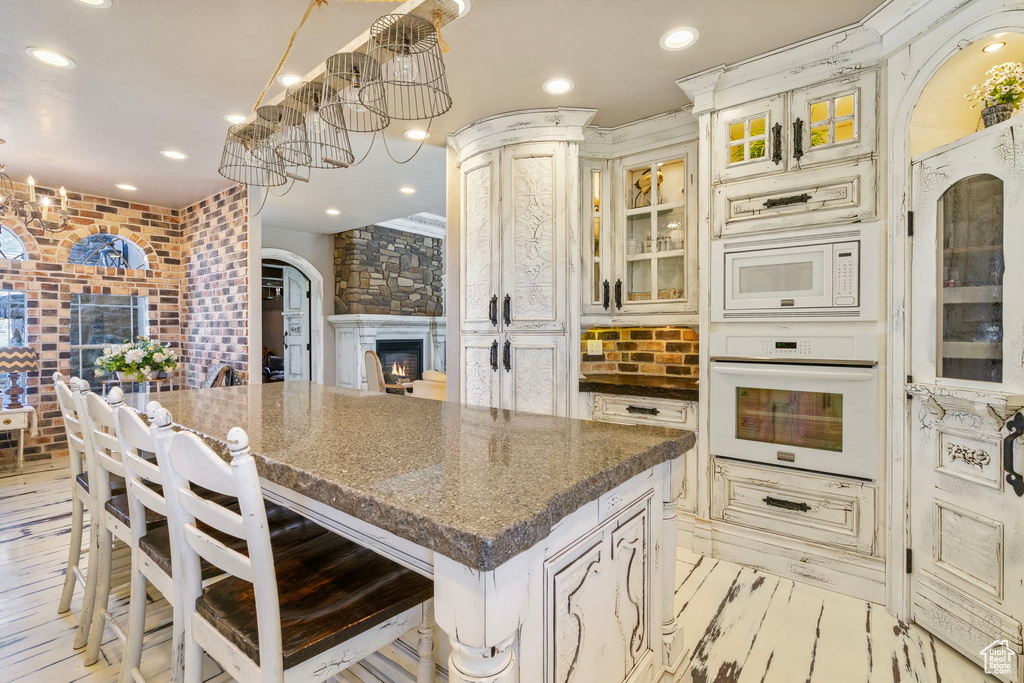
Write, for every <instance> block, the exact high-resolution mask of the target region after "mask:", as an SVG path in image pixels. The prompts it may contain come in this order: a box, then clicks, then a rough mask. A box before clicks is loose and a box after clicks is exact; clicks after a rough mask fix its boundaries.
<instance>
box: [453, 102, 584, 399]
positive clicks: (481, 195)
mask: <svg viewBox="0 0 1024 683" xmlns="http://www.w3.org/2000/svg"><path fill="white" fill-rule="evenodd" d="M593 115H594V111H593V110H589V109H555V110H533V111H524V112H512V113H509V114H502V115H499V116H494V117H490V118H488V119H484V120H482V121H477V122H476V123H473V124H470V125H468V126H466V127H464V128H463V129H461V130H460V131H458V132H457V133H455V134H453V135H452V136H451V137H450V139H449V140H450V144H451V146H452V148H453V149H454V150H455V151H456V154H457V157H458V161H457V164H458V167H459V169H458V172H459V177H460V180H459V188H460V191H459V205H460V212H459V213H460V220H459V225H460V233H459V239H460V259H459V273H460V281H461V287H460V290H461V296H460V345H459V349H460V359H459V368H460V373H459V377H460V380H459V382H460V399H461V400H462V401H463V402H464V403H469V404H471V405H485V406H492V407H500V408H507V409H510V410H521V411H527V412H536V413H546V414H552V415H568V414H569V397H570V393H571V389H570V387H571V384H572V379H573V377H572V376H571V374H570V372H569V368H570V367H575V363H571V362H570V360H571V357H572V358H576V362H577V363H578V349H575V346H576V344H575V343H574V344H570V343H569V339H568V331H569V330H570V329H572V327H571V325H570V321H572V320H574V319H578V316H579V307H578V305H576V304H575V303H574V302H576V301H578V300H579V292H578V289H579V283H580V278H579V274H578V270H577V269H573V268H570V263H569V256H568V254H569V253H570V251H569V250H570V244H571V242H572V240H573V239H574V238H573V236H574V234H575V232H576V231H578V225H579V222H578V212H577V209H576V207H577V206H578V205H579V204H578V202H579V182H578V177H579V172H580V164H579V154H578V148H579V142H580V141H581V140H582V136H583V128H584V126H585V125H586V124H587V123H588V122H589V120H590V118H591V117H593Z"/></svg>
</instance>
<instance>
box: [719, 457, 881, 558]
mask: <svg viewBox="0 0 1024 683" xmlns="http://www.w3.org/2000/svg"><path fill="white" fill-rule="evenodd" d="M875 493H876V489H875V487H874V485H873V484H870V483H868V482H862V481H856V480H852V479H844V478H840V477H829V476H825V475H818V474H810V473H804V472H794V471H792V470H786V469H782V468H777V467H761V466H758V465H748V464H746V463H740V462H736V461H733V460H725V459H722V458H716V459H715V461H714V465H713V467H712V482H711V517H712V519H718V520H722V521H725V522H731V523H733V524H740V525H743V526H747V527H753V528H755V529H761V530H763V531H768V532H773V533H777V534H781V535H784V536H791V537H794V538H800V539H803V540H805V541H811V542H813V543H821V544H823V545H829V546H834V547H837V548H842V549H844V550H851V551H854V552H860V553H864V554H871V553H872V552H873V551H874V549H875Z"/></svg>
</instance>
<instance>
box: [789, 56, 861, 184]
mask: <svg viewBox="0 0 1024 683" xmlns="http://www.w3.org/2000/svg"><path fill="white" fill-rule="evenodd" d="M877 90H878V72H876V71H865V72H861V73H856V74H851V75H849V76H845V77H843V78H838V79H835V80H831V81H828V82H826V83H820V84H818V85H815V86H811V87H809V88H803V89H801V90H794V91H793V92H792V93H791V94H790V117H791V119H792V124H791V126H792V135H791V137H790V140H789V159H790V168H796V167H799V168H806V167H808V166H812V165H814V164H822V163H829V162H835V161H842V160H844V159H850V158H853V157H858V156H863V155H870V154H874V152H875V144H876V139H875V138H876V131H875V128H876V122H875V119H876V110H877V105H876V102H877V100H878V95H877Z"/></svg>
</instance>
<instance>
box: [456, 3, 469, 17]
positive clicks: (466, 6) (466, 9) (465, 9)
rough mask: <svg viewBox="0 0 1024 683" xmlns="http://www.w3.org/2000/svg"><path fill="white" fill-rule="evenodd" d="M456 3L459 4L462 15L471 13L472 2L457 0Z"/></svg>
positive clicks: (460, 14)
mask: <svg viewBox="0 0 1024 683" xmlns="http://www.w3.org/2000/svg"><path fill="white" fill-rule="evenodd" d="M455 4H456V5H458V6H459V16H460V17H464V16H466V14H468V13H469V9H470V7H472V4H471V3H470V2H469V0H455Z"/></svg>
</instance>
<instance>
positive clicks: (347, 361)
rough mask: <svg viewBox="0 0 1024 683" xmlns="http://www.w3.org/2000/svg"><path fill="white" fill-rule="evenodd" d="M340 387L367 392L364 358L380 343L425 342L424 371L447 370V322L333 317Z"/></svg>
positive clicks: (406, 317) (415, 318)
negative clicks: (381, 341) (379, 341)
mask: <svg viewBox="0 0 1024 683" xmlns="http://www.w3.org/2000/svg"><path fill="white" fill-rule="evenodd" d="M327 322H329V323H330V324H331V325H332V326H333V327H334V349H335V354H336V356H337V363H336V368H337V382H336V383H337V385H338V386H339V387H346V388H349V389H365V388H366V368H365V367H364V366H363V355H364V354H365V353H366V352H367V351H376V350H377V340H378V339H380V340H406V339H418V340H420V341H422V342H423V369H424V370H444V357H445V337H446V335H445V319H444V317H443V316H418V315H371V314H366V313H359V314H353V315H332V316H328V317H327Z"/></svg>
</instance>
